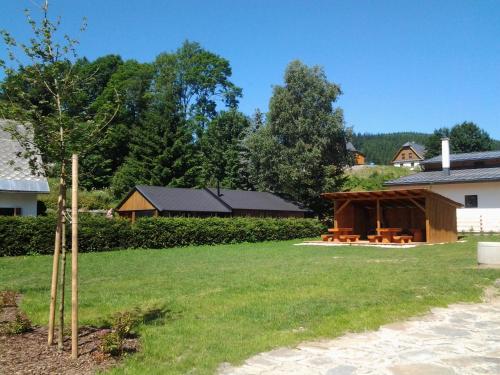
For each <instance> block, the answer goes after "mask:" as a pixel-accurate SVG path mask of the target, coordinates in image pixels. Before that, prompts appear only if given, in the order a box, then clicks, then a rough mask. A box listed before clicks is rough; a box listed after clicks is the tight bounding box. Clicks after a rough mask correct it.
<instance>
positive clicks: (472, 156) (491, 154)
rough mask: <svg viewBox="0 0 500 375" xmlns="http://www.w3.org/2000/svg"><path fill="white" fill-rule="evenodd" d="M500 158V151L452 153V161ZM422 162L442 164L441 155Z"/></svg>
mask: <svg viewBox="0 0 500 375" xmlns="http://www.w3.org/2000/svg"><path fill="white" fill-rule="evenodd" d="M491 159H500V151H481V152H466V153H460V154H450V162H461V161H482V160H491ZM422 164H424V165H425V164H441V155H438V156H435V157H433V158H430V159H426V160H424V161H423V162H422Z"/></svg>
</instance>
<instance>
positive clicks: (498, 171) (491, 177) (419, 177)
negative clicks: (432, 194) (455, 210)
mask: <svg viewBox="0 0 500 375" xmlns="http://www.w3.org/2000/svg"><path fill="white" fill-rule="evenodd" d="M482 181H500V168H475V169H452V170H450V174H447V173H446V172H444V171H441V170H439V171H428V172H420V173H416V174H412V175H409V176H405V177H401V178H398V179H396V180H390V181H387V182H385V185H388V186H397V185H428V184H453V183H458V182H482Z"/></svg>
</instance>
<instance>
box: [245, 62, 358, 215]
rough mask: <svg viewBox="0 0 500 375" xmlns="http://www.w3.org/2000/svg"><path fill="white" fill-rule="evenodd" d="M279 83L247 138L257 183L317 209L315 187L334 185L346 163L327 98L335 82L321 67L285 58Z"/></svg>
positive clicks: (336, 114) (333, 96)
mask: <svg viewBox="0 0 500 375" xmlns="http://www.w3.org/2000/svg"><path fill="white" fill-rule="evenodd" d="M284 79H285V84H284V85H283V86H276V87H275V88H274V92H273V96H272V98H271V101H270V109H269V113H268V114H267V125H266V126H265V127H263V128H261V129H259V130H258V131H257V132H256V133H255V134H254V135H253V136H251V138H250V139H249V140H248V141H247V145H248V147H250V148H251V149H252V154H253V156H252V162H251V164H252V166H251V168H252V174H253V176H254V177H253V179H254V180H255V181H256V183H257V186H258V187H259V188H260V189H265V190H271V191H274V192H277V193H279V194H282V195H284V196H287V197H289V198H291V199H293V200H295V201H298V202H301V203H303V204H304V205H305V206H307V207H309V208H310V209H312V210H314V211H315V212H317V213H321V212H324V210H325V209H326V208H327V205H326V203H325V202H323V201H322V200H321V198H320V196H319V195H320V193H322V192H325V191H334V190H337V189H338V188H339V187H340V185H341V183H342V181H343V179H342V175H343V167H345V166H346V165H347V164H348V163H349V155H348V153H347V152H346V148H345V147H346V140H347V134H346V129H345V127H344V120H343V114H342V111H341V110H340V109H339V108H334V107H333V103H334V102H335V101H336V100H337V97H338V96H339V95H340V94H341V91H340V88H339V87H338V86H337V85H336V84H334V83H331V82H329V81H328V80H327V78H326V75H325V73H324V71H323V69H322V68H320V67H318V66H314V67H308V66H306V65H304V64H303V63H301V62H300V61H293V62H291V63H290V64H289V65H288V67H287V69H286V71H285V77H284Z"/></svg>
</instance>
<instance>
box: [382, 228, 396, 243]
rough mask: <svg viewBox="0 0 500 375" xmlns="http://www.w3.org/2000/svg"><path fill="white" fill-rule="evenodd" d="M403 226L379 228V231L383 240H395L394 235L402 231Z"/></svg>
mask: <svg viewBox="0 0 500 375" xmlns="http://www.w3.org/2000/svg"><path fill="white" fill-rule="evenodd" d="M401 231H402V229H401V228H378V229H377V232H378V234H379V235H380V236H382V242H384V243H388V242H393V237H394V236H395V235H397V234H398V233H399V232H401Z"/></svg>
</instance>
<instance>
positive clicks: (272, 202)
mask: <svg viewBox="0 0 500 375" xmlns="http://www.w3.org/2000/svg"><path fill="white" fill-rule="evenodd" d="M208 190H210V191H211V192H212V194H214V195H215V196H217V189H215V188H209V189H208ZM220 193H221V195H220V196H219V197H218V198H219V199H220V200H221V201H223V202H224V203H225V204H227V205H228V206H229V207H231V208H232V209H234V210H264V211H294V212H306V211H307V210H304V209H301V208H299V207H298V206H297V205H295V204H294V203H292V202H288V201H286V200H284V199H283V198H280V197H278V196H277V195H274V194H271V193H265V192H261V191H247V190H228V189H220Z"/></svg>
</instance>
